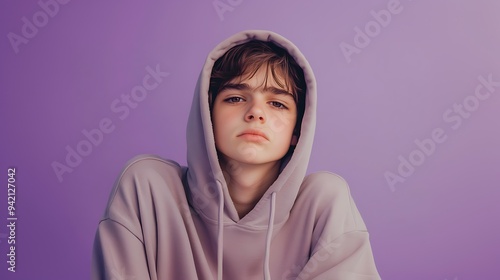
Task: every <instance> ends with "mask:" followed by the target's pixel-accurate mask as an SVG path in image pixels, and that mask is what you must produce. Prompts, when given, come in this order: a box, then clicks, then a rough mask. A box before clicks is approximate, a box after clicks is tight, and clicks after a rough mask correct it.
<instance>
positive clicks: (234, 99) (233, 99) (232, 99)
mask: <svg viewBox="0 0 500 280" xmlns="http://www.w3.org/2000/svg"><path fill="white" fill-rule="evenodd" d="M242 101H243V98H241V97H238V96H233V97H229V98H226V99H224V102H227V103H238V102H242Z"/></svg>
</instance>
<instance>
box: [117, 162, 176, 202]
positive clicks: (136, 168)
mask: <svg viewBox="0 0 500 280" xmlns="http://www.w3.org/2000/svg"><path fill="white" fill-rule="evenodd" d="M184 171H185V168H184V167H182V166H180V165H179V164H178V163H177V162H175V161H173V160H167V159H164V158H161V157H159V156H157V155H151V154H142V155H138V156H135V157H133V158H131V159H130V160H128V161H127V163H126V164H125V167H124V168H123V169H122V171H121V173H120V175H119V176H118V178H117V180H116V182H115V189H114V190H113V193H115V192H118V191H119V192H124V193H126V192H133V193H137V191H138V189H144V188H148V189H150V188H162V187H163V186H165V185H168V186H171V187H174V186H177V185H180V186H182V178H183V174H184ZM113 195H114V194H112V196H113Z"/></svg>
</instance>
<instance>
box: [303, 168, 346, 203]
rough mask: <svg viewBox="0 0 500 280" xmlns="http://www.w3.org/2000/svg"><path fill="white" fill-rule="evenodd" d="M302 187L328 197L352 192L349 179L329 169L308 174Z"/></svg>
mask: <svg viewBox="0 0 500 280" xmlns="http://www.w3.org/2000/svg"><path fill="white" fill-rule="evenodd" d="M302 189H303V190H307V191H308V192H314V193H315V194H317V195H322V196H328V197H331V196H339V195H340V196H342V195H349V192H350V191H349V185H348V184H347V181H346V180H345V179H344V178H343V177H342V176H340V175H338V174H335V173H332V172H329V171H319V172H315V173H312V174H309V175H307V176H306V177H305V178H304V181H303V182H302Z"/></svg>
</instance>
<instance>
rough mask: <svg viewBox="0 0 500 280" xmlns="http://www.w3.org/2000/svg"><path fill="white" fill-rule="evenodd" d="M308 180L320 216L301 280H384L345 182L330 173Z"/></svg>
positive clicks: (299, 278) (317, 218) (299, 276)
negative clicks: (379, 272) (378, 270)
mask: <svg viewBox="0 0 500 280" xmlns="http://www.w3.org/2000/svg"><path fill="white" fill-rule="evenodd" d="M307 180H308V181H310V184H309V185H310V186H309V187H310V188H312V189H313V192H312V193H313V194H312V196H313V197H314V198H313V201H312V203H311V204H312V205H314V207H315V208H316V210H315V211H316V213H317V214H316V221H315V227H314V232H313V238H312V244H311V254H310V257H309V260H308V261H307V262H306V264H305V266H304V267H303V269H302V271H301V272H300V274H299V275H298V277H297V279H298V280H305V279H317V280H322V279H324V280H379V279H381V278H380V276H379V274H378V272H377V268H376V266H375V261H374V258H373V253H372V249H371V245H370V240H369V234H368V231H367V229H366V226H365V224H364V222H363V220H362V218H361V215H360V213H359V211H358V209H357V207H356V205H355V204H354V201H353V199H352V197H351V195H350V192H349V187H348V185H347V183H346V182H345V180H344V179H342V178H341V177H340V176H338V175H335V174H332V173H327V172H324V173H317V174H314V176H310V178H308V179H307Z"/></svg>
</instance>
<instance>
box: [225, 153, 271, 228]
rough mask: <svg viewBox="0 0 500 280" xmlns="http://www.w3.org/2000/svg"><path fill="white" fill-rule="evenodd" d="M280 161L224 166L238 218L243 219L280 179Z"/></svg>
mask: <svg viewBox="0 0 500 280" xmlns="http://www.w3.org/2000/svg"><path fill="white" fill-rule="evenodd" d="M279 169H280V161H276V162H271V163H266V164H260V165H254V164H243V163H237V164H234V163H229V162H226V163H224V164H223V165H222V170H223V171H224V178H225V179H226V183H227V186H228V190H229V194H230V195H231V199H232V200H233V203H234V206H235V208H236V211H237V212H238V216H239V217H240V218H243V217H244V216H245V215H246V214H248V213H249V212H250V211H251V210H252V209H253V208H254V207H255V205H256V204H257V202H259V200H260V198H261V197H262V196H263V195H264V193H265V192H266V191H267V189H268V188H269V186H271V185H272V184H273V183H274V181H275V180H276V178H278V175H279Z"/></svg>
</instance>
